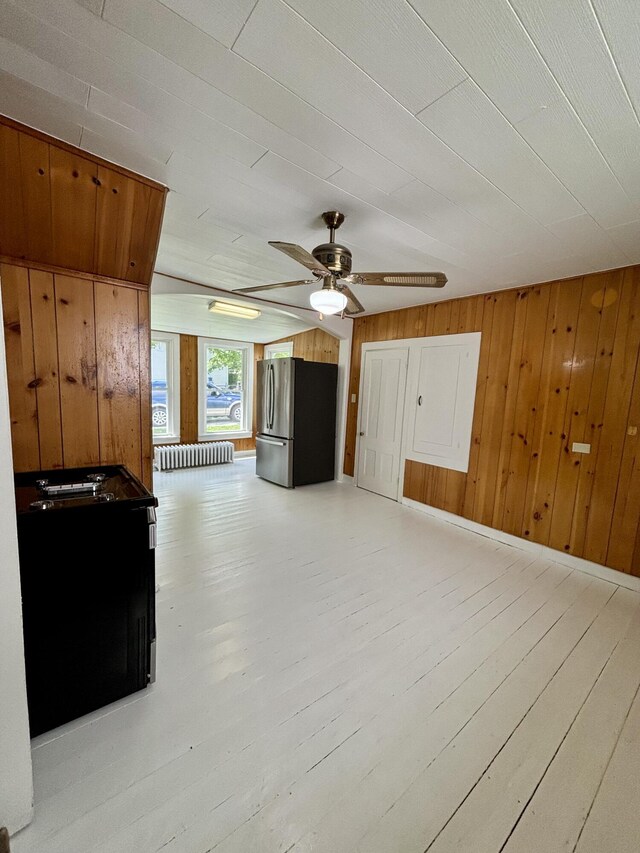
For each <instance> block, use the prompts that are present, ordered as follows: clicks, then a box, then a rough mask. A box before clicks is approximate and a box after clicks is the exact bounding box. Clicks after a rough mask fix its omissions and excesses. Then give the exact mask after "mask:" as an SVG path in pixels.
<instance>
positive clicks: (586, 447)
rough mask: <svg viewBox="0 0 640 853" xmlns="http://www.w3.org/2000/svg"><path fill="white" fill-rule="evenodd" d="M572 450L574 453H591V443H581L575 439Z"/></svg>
mask: <svg viewBox="0 0 640 853" xmlns="http://www.w3.org/2000/svg"><path fill="white" fill-rule="evenodd" d="M571 450H572V451H573V452H574V453H591V445H590V444H581V442H579V441H574V442H573V444H572V445H571Z"/></svg>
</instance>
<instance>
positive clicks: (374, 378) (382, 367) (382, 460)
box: [356, 347, 409, 500]
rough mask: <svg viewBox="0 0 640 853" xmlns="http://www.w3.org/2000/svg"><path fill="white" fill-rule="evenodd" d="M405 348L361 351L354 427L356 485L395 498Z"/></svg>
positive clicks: (398, 473) (400, 435) (404, 371)
mask: <svg viewBox="0 0 640 853" xmlns="http://www.w3.org/2000/svg"><path fill="white" fill-rule="evenodd" d="M408 352H409V350H408V348H407V347H398V348H397V349H395V348H394V349H386V348H385V349H379V350H376V349H369V350H365V351H364V355H363V364H362V383H361V392H360V423H359V426H358V466H357V477H356V482H357V484H358V486H360V487H361V488H363V489H367V490H368V491H370V492H375V493H376V494H378V495H383V496H384V497H386V498H393V500H397V499H398V480H399V477H400V465H401V449H402V421H403V413H404V396H405V394H404V392H405V385H406V379H407V359H408Z"/></svg>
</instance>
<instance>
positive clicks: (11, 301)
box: [0, 264, 151, 483]
mask: <svg viewBox="0 0 640 853" xmlns="http://www.w3.org/2000/svg"><path fill="white" fill-rule="evenodd" d="M0 277H1V278H0V280H1V283H2V302H3V314H4V324H5V340H6V350H7V374H8V382H9V400H10V406H11V427H12V436H13V462H14V467H15V469H16V470H17V471H34V470H39V469H47V468H73V467H75V466H80V465H97V464H109V463H123V464H125V465H127V467H128V468H130V470H131V471H133V473H134V474H136V475H137V476H138V477H141V478H142V479H143V480H144V481H145V482H147V483H150V482H151V445H150V442H149V441H147V440H145V437H146V436H147V435H148V434H149V433H150V429H151V426H150V416H149V415H150V413H149V405H148V399H149V387H150V386H149V379H148V374H149V354H150V341H149V300H148V295H147V293H146V291H144V290H140V289H138V288H134V287H125V286H122V285H114V284H109V283H107V282H104V281H93V280H91V279H90V278H85V277H81V276H78V275H71V274H66V275H63V274H57V273H56V274H53V273H51V272H47V271H44V270H37V269H27V268H26V267H18V266H13V265H11V264H2V265H0Z"/></svg>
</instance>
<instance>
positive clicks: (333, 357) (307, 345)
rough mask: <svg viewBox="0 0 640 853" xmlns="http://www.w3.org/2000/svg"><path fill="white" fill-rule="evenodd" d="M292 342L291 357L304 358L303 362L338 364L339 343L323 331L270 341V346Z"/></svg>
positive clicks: (310, 331) (311, 331) (312, 331)
mask: <svg viewBox="0 0 640 853" xmlns="http://www.w3.org/2000/svg"><path fill="white" fill-rule="evenodd" d="M289 341H293V357H294V358H304V360H305V361H322V362H326V363H329V364H337V363H338V354H339V349H340V341H339V340H338V338H334V336H333V335H330V334H329V333H328V332H325V331H323V329H309V330H308V331H307V332H300V333H299V334H297V335H289V337H288V338H280V339H279V340H277V341H271V342H270V343H272V344H284V343H288V342H289Z"/></svg>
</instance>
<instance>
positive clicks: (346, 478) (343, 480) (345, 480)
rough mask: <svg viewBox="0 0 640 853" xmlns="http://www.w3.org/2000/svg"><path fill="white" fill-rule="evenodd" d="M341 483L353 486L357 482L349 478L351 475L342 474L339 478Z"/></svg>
mask: <svg viewBox="0 0 640 853" xmlns="http://www.w3.org/2000/svg"><path fill="white" fill-rule="evenodd" d="M337 480H338V482H339V483H346V484H347V485H348V486H353V484H354V483H355V480H354V478H353V477H351V476H349V474H342V475H341V476H340V477H339V478H337Z"/></svg>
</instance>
